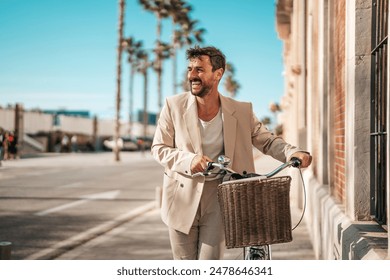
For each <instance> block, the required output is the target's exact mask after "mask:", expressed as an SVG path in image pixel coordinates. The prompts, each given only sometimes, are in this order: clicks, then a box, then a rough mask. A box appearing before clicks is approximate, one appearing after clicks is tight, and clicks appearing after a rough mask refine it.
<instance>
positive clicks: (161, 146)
mask: <svg viewBox="0 0 390 280" xmlns="http://www.w3.org/2000/svg"><path fill="white" fill-rule="evenodd" d="M178 129H181V128H180V124H179V123H178V122H177V121H176V122H175V120H174V118H173V117H172V111H171V108H170V104H169V102H168V99H167V100H166V101H165V104H164V107H163V108H162V110H161V113H160V117H159V120H158V124H157V128H156V132H155V135H154V138H153V143H152V147H151V153H152V156H153V157H154V159H155V160H156V161H157V162H159V163H160V164H161V165H162V166H164V167H165V168H166V169H169V170H170V171H174V172H178V173H180V174H182V175H187V176H191V163H192V160H193V159H194V157H195V156H196V154H195V153H193V152H191V151H183V150H179V149H178V148H177V147H176V144H175V133H176V130H178Z"/></svg>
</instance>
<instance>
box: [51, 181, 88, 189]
mask: <svg viewBox="0 0 390 280" xmlns="http://www.w3.org/2000/svg"><path fill="white" fill-rule="evenodd" d="M82 185H83V183H82V182H75V183H70V184H66V185H61V186H58V187H57V188H59V189H62V188H78V187H81V186H82Z"/></svg>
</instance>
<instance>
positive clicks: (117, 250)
mask: <svg viewBox="0 0 390 280" xmlns="http://www.w3.org/2000/svg"><path fill="white" fill-rule="evenodd" d="M274 164H276V163H274ZM264 165H266V167H267V169H265V170H270V168H271V169H272V166H270V163H269V161H263V160H256V169H257V168H262V167H264ZM271 165H272V163H271ZM291 210H292V213H291V215H292V223H293V225H295V224H296V222H297V221H298V220H299V219H300V217H301V214H302V210H301V209H297V208H296V207H293V206H292V209H291ZM272 258H273V259H274V260H314V259H315V255H314V251H313V247H312V245H311V241H310V237H309V233H308V229H307V227H306V224H305V221H304V220H303V221H302V223H301V224H300V225H299V226H298V227H297V228H296V229H295V230H294V231H293V241H292V242H289V243H284V244H275V245H272ZM58 259H63V260H72V259H74V260H171V259H172V254H171V250H170V245H169V237H168V230H167V227H166V225H165V224H164V223H163V222H162V221H161V218H160V210H159V209H158V208H153V209H151V210H149V211H146V212H144V213H143V214H140V215H139V216H137V217H135V218H134V219H132V220H129V221H128V222H126V223H124V224H122V225H121V226H119V227H116V228H115V229H113V230H111V231H109V232H108V233H106V234H104V235H102V236H99V237H97V238H94V239H92V240H91V241H89V242H87V243H85V244H83V245H81V246H79V247H77V248H75V249H73V250H71V251H69V252H67V253H65V254H63V255H61V256H60V257H59V258H58ZM225 259H226V260H234V259H242V249H229V250H226V252H225Z"/></svg>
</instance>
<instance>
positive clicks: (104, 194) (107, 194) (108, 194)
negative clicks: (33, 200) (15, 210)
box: [35, 190, 120, 216]
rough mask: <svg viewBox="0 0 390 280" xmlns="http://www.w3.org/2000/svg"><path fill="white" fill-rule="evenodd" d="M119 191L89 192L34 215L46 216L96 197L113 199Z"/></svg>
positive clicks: (96, 198)
mask: <svg viewBox="0 0 390 280" xmlns="http://www.w3.org/2000/svg"><path fill="white" fill-rule="evenodd" d="M119 193H120V190H116V191H109V192H102V193H96V194H91V195H86V196H83V197H80V200H78V201H74V202H70V203H66V204H63V205H60V206H57V207H53V208H50V209H47V210H44V211H40V212H38V213H35V215H36V216H46V215H48V214H51V213H54V212H59V211H62V210H65V209H69V208H73V207H76V206H79V205H81V204H84V203H87V202H89V201H94V200H98V199H110V200H112V199H115V198H116V197H117V196H118V195H119Z"/></svg>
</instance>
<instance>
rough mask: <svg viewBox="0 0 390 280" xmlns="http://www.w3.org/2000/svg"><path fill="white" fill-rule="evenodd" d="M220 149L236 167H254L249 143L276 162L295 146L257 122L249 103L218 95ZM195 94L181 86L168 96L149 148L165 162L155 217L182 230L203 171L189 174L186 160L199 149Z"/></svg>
mask: <svg viewBox="0 0 390 280" xmlns="http://www.w3.org/2000/svg"><path fill="white" fill-rule="evenodd" d="M220 100H221V107H222V120H223V136H224V149H225V155H227V156H228V157H230V159H231V163H232V165H231V168H232V169H233V170H235V171H237V172H240V173H242V172H243V171H247V172H248V173H249V172H254V171H255V168H254V162H253V152H252V147H253V146H254V147H256V148H257V149H259V150H260V151H261V152H263V153H264V154H268V155H270V156H272V157H274V158H276V159H278V160H280V161H282V162H285V161H286V159H289V158H290V157H291V155H292V154H293V153H294V152H296V151H299V149H297V148H296V147H293V146H291V145H289V144H287V143H286V142H285V141H283V139H281V138H279V137H276V136H275V135H273V134H272V133H271V132H269V131H268V130H267V129H266V128H265V127H264V126H263V125H262V123H260V122H259V121H258V120H257V118H256V116H255V115H254V113H253V110H252V104H251V103H248V102H239V101H236V100H234V99H231V98H228V97H225V96H223V95H220ZM198 123H199V121H198V111H197V104H196V98H195V97H194V96H193V95H192V94H191V93H190V92H186V93H183V94H180V95H175V96H171V97H168V98H167V99H166V102H165V105H164V108H163V109H162V111H161V114H160V118H159V121H158V125H157V129H156V132H155V136H154V140H153V144H152V148H151V152H152V155H153V157H154V158H155V159H156V160H157V161H158V162H159V163H160V164H162V165H163V166H164V167H165V172H164V180H163V194H162V207H161V217H162V220H163V221H164V223H166V224H167V225H168V226H169V227H171V228H174V229H176V230H178V231H181V232H183V233H188V232H189V230H190V228H191V226H192V223H193V221H194V218H195V215H196V211H197V209H198V205H199V201H200V197H201V195H202V190H203V185H204V177H202V176H199V177H192V174H191V170H190V166H191V161H192V159H193V158H194V157H195V155H197V154H200V155H201V154H202V143H201V136H200V131H199V127H198Z"/></svg>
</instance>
